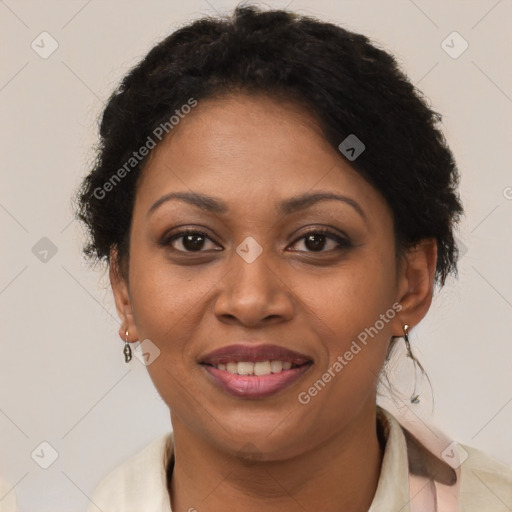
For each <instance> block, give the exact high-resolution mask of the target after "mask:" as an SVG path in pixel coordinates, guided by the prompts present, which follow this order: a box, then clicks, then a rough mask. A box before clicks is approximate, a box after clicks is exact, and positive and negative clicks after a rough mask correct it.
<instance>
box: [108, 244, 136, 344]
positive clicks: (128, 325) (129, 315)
mask: <svg viewBox="0 0 512 512" xmlns="http://www.w3.org/2000/svg"><path fill="white" fill-rule="evenodd" d="M109 278H110V286H111V287H112V292H113V294H114V300H115V304H116V309H117V314H118V315H119V318H120V320H121V325H120V326H119V336H120V338H121V339H122V340H123V341H125V340H126V331H128V341H129V342H133V341H137V340H138V339H139V335H138V333H137V327H136V325H135V319H134V317H133V311H132V305H131V299H130V292H129V288H128V276H125V275H124V273H123V272H122V271H121V265H120V262H119V257H118V252H117V250H115V249H112V250H111V251H110V268H109Z"/></svg>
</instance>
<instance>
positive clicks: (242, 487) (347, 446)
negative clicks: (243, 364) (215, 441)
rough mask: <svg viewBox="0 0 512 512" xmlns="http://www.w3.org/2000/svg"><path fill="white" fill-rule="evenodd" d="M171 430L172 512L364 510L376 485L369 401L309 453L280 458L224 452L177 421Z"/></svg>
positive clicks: (377, 453) (377, 451)
mask: <svg viewBox="0 0 512 512" xmlns="http://www.w3.org/2000/svg"><path fill="white" fill-rule="evenodd" d="M173 431H174V468H173V471H172V478H171V482H170V485H169V487H170V495H171V503H172V510H173V512H185V511H194V510H197V511H200V512H221V511H225V510H226V509H227V508H229V509H230V510H237V509H238V510H244V512H263V511H264V512H274V511H275V512H277V511H279V512H288V511H290V512H292V511H293V512H296V511H297V510H322V511H323V512H338V511H340V510H351V511H354V512H359V511H361V512H362V511H365V512H366V511H367V510H368V508H369V507H370V505H371V502H372V500H373V496H374V495H375V491H376V489H377V483H378V479H379V474H380V467H381V463H382V451H381V447H380V445H379V440H378V436H377V428H376V411H375V406H374V405H373V407H372V408H368V410H366V411H364V412H363V413H362V414H361V415H360V417H358V418H357V419H356V420H355V421H354V422H352V424H350V425H347V426H346V427H345V428H344V429H343V430H342V431H340V432H337V433H336V434H335V435H334V436H332V437H331V438H329V439H327V440H326V441H324V442H323V443H322V444H321V445H317V446H316V447H315V449H314V450H311V451H308V452H306V453H303V454H301V455H299V456H297V457H294V458H293V459H288V460H281V461H253V462H249V463H248V462H247V461H246V460H241V459H239V458H236V457H233V456H231V455H227V454H226V453H224V452H222V451H220V450H218V449H217V448H216V447H213V446H212V445H211V444H209V443H208V442H206V441H205V440H204V439H203V438H201V437H198V436H197V435H195V434H194V433H192V432H190V430H188V429H187V428H186V427H185V425H184V424H183V423H181V422H180V421H179V420H174V421H173ZM227 505H229V506H227Z"/></svg>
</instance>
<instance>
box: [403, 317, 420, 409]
mask: <svg viewBox="0 0 512 512" xmlns="http://www.w3.org/2000/svg"><path fill="white" fill-rule="evenodd" d="M403 338H404V341H405V348H406V349H407V357H409V358H411V359H412V361H413V363H414V391H413V392H412V395H411V398H410V399H409V400H410V402H411V404H415V405H416V404H419V403H420V395H419V394H418V393H417V392H416V386H417V378H416V359H415V357H414V356H413V355H412V350H411V344H410V343H409V326H408V325H407V324H405V325H404V336H403Z"/></svg>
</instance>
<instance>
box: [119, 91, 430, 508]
mask: <svg viewBox="0 0 512 512" xmlns="http://www.w3.org/2000/svg"><path fill="white" fill-rule="evenodd" d="M191 191H193V192H197V193H203V194H208V195H211V196H214V197H216V198H218V199H220V200H222V201H224V202H225V203H226V205H227V207H228V211H227V212H226V213H223V214H214V213H209V212H206V211H204V210H201V209H199V208H197V207H194V206H192V205H189V204H186V203H185V202H182V201H168V202H165V203H163V204H161V205H160V206H159V207H158V208H156V209H155V210H154V211H153V212H152V213H151V214H149V215H148V211H149V209H150V208H151V206H152V205H153V204H154V203H155V201H157V200H158V199H159V198H161V197H162V196H163V195H165V194H167V193H170V192H191ZM319 191H327V192H333V193H337V194H340V195H343V196H346V197H349V198H351V199H352V200H353V201H356V202H357V204H358V205H359V206H360V208H361V210H362V212H363V215H361V214H360V213H358V211H357V210H356V209H355V208H354V207H353V206H351V205H350V204H347V203H345V202H340V201H334V200H327V201H320V202H318V203H315V204H314V205H312V206H310V207H308V208H302V209H301V210H299V211H297V212H295V213H293V214H290V215H282V214H280V213H279V212H278V210H277V205H278V204H279V203H280V202H281V201H283V200H285V199H288V198H290V197H292V196H296V195H300V194H303V193H313V192H319ZM183 227H189V228H197V230H198V231H200V232H203V233H205V234H206V235H207V237H208V238H207V239H206V240H205V241H204V244H203V245H202V246H201V245H200V244H199V245H198V247H199V248H198V249H197V250H196V251H195V252H193V251H191V250H190V246H191V245H190V244H189V245H186V246H184V245H183V242H184V239H183V238H177V239H175V240H174V241H172V242H169V244H168V245H167V246H162V245H159V244H158V242H159V241H160V240H162V239H164V238H165V235H167V238H169V236H168V235H170V234H176V233H178V232H179V231H180V230H181V229H182V228H183ZM318 228H328V229H330V230H331V231H332V232H333V235H334V236H336V235H338V236H340V237H341V238H342V239H343V238H345V239H347V238H348V239H349V240H350V243H349V246H348V247H347V246H346V245H343V246H342V247H341V248H338V244H337V242H336V240H334V239H331V238H328V237H326V238H325V239H322V238H320V241H321V242H322V240H325V242H324V245H323V246H322V244H319V248H318V249H317V250H315V246H314V244H307V243H306V238H304V237H305V235H306V234H310V233H311V232H315V230H317V229H318ZM248 236H251V237H253V238H254V239H255V240H256V241H257V242H258V244H259V245H260V246H261V248H262V249H263V252H262V253H261V254H260V255H259V257H258V258H257V259H256V260H255V261H253V262H252V263H247V262H246V261H245V260H244V259H243V258H241V257H240V256H239V255H238V254H237V252H236V248H237V247H238V246H239V245H240V244H241V242H242V241H243V240H244V239H245V238H246V237H248ZM195 243H196V245H197V241H196V240H195ZM173 249H174V250H173ZM187 249H188V251H189V252H186V251H187ZM215 249H218V250H215ZM180 251H181V252H180ZM198 251H199V252H198ZM116 256H117V255H116V253H115V251H113V252H112V254H111V262H112V265H111V271H110V278H111V284H112V288H113V292H114V296H115V301H116V306H117V310H118V313H119V315H120V318H121V321H122V323H121V327H120V331H119V334H120V336H121V338H122V339H123V340H124V339H125V329H126V328H127V329H128V331H129V341H130V342H134V341H136V340H141V341H142V340H145V339H150V340H151V341H152V342H153V343H154V344H155V345H156V346H157V347H158V348H159V350H160V356H159V357H158V358H156V359H155V360H154V362H153V363H151V364H150V365H149V366H148V371H149V374H150V376H151V379H152V380H153V383H154V385H155V387H156V389H157V390H158V392H159V393H160V395H161V397H162V398H163V400H164V401H165V402H166V404H167V405H168V406H169V409H170V412H171V421H172V427H173V430H174V436H175V467H174V471H173V476H172V481H171V484H170V488H171V504H172V508H173V511H177V512H181V511H186V510H189V508H191V507H195V508H196V509H197V510H199V511H221V510H226V504H227V503H229V508H230V509H233V510H243V511H247V512H250V511H259V512H261V511H263V510H264V511H277V510H279V511H281V512H282V511H288V510H289V511H292V510H293V511H296V510H323V511H335V510H353V511H359V510H361V511H363V510H367V509H368V507H369V506H370V504H371V501H372V499H373V495H374V493H375V490H376V486H377V482H378V477H379V473H380V465H381V460H382V451H381V448H380V446H379V443H378V438H377V433H376V427H375V425H376V424H375V401H376V386H377V380H378V374H379V371H380V369H381V367H382V365H383V363H384V360H385V357H386V353H387V349H388V346H389V343H390V338H391V336H401V335H403V332H404V331H403V325H404V324H409V326H414V325H416V324H417V323H418V322H419V321H420V320H421V319H422V318H423V316H424V315H425V314H426V312H427V310H428V308H429V306H430V303H431V299H432V290H433V277H434V269H435V261H436V245H435V241H432V240H425V241H424V242H422V243H420V244H418V246H416V247H415V248H413V249H411V250H409V251H408V252H407V253H406V254H405V257H404V258H403V259H398V258H397V256H396V252H395V240H394V233H393V221H392V214H391V210H390V208H389V205H388V204H387V203H386V201H385V200H384V198H383V197H382V196H381V194H380V193H379V192H378V191H377V190H376V189H375V188H373V187H372V186H371V185H370V184H369V183H368V182H367V181H365V180H364V179H363V178H362V177H361V176H360V175H359V174H358V173H356V172H355V171H354V170H353V169H352V168H351V167H350V166H349V164H348V162H347V161H346V160H345V159H344V158H343V157H342V156H341V155H340V154H339V153H338V152H337V151H335V150H334V149H333V148H332V147H331V146H329V145H328V143H327V142H326V140H325V138H324V137H323V136H322V132H321V130H320V129H319V127H318V126H317V124H316V123H315V120H314V118H313V117H312V116H311V115H310V114H309V113H308V112H307V111H305V110H303V109H301V108H300V107H298V106H295V105H293V104H287V103H282V102H277V101H276V100H273V99H270V98H267V97H265V96H259V95H258V96H256V95H253V96H249V95H244V94H231V95H226V96H223V97H218V98H215V99H209V100H201V101H200V102H199V104H198V106H197V107H196V108H195V109H194V110H193V111H192V112H191V113H190V114H189V115H188V116H187V117H185V119H183V120H182V121H181V122H180V124H179V125H178V126H177V127H176V128H175V129H174V130H173V131H172V132H171V133H170V135H169V136H168V138H167V139H166V140H164V142H163V143H162V144H161V145H160V146H158V147H157V148H156V149H155V150H154V151H153V153H152V154H151V156H150V159H149V161H148V164H147V166H146V168H145V170H144V174H143V179H142V181H141V182H140V184H139V187H138V191H137V195H136V200H135V206H134V212H133V220H132V227H131V239H130V257H129V272H128V275H127V276H125V277H123V274H122V273H121V272H120V271H119V268H118V267H117V265H116ZM126 277H127V279H126ZM394 303H400V305H401V306H402V309H401V311H400V313H399V314H397V315H396V316H395V317H394V318H393V319H392V320H390V321H389V322H388V323H385V325H384V328H383V329H382V330H380V331H379V333H378V335H376V336H375V337H374V338H373V339H371V341H370V342H369V343H368V344H367V345H366V346H365V347H364V348H363V349H362V350H361V352H359V353H358V354H357V356H355V357H354V358H353V359H352V361H350V362H349V364H347V366H345V367H344V368H343V371H341V372H339V373H338V374H337V375H336V377H335V378H333V379H332V381H331V382H330V383H328V384H327V385H326V386H325V388H324V389H323V390H322V391H321V392H319V393H318V395H317V396H315V397H313V398H312V399H311V401H310V402H309V403H308V404H306V405H303V404H301V403H300V402H299V401H298V399H297V396H298V394H299V393H300V392H301V391H306V390H307V389H308V388H309V387H310V386H311V385H312V384H313V383H314V382H315V381H316V380H317V379H319V378H321V376H322V374H323V373H324V372H325V371H326V370H327V369H328V368H329V367H331V366H332V365H333V363H334V361H336V358H337V357H338V356H340V355H343V354H344V353H345V352H346V351H347V350H348V349H349V347H350V344H351V343H352V341H353V340H354V339H356V338H357V336H358V334H359V333H361V332H362V331H364V329H365V328H367V327H369V326H373V325H374V324H375V322H376V321H377V320H378V319H379V317H380V315H381V314H384V313H385V312H386V311H387V310H389V309H390V308H391V307H392V305H393V304H394ZM241 341H245V342H249V343H255V344H259V343H273V344H277V345H282V346H284V347H287V348H290V349H293V350H296V351H298V352H301V353H304V354H307V355H308V356H309V357H310V358H311V359H312V360H313V361H314V364H313V365H312V367H311V368H310V369H309V370H308V371H307V372H306V373H305V374H304V375H303V376H302V377H301V379H299V380H298V381H297V382H295V383H294V384H293V385H292V386H290V387H288V388H286V389H284V390H282V391H280V392H279V393H277V394H275V395H273V396H271V397H268V398H264V399H251V400H249V399H241V398H237V397H234V396H231V395H229V394H227V393H225V392H224V391H222V390H220V389H219V388H218V387H216V386H215V385H214V383H212V382H211V380H210V379H209V378H208V375H207V374H206V372H205V371H204V368H203V367H202V366H200V365H199V364H198V360H199V359H200V357H201V356H204V355H205V354H207V353H208V352H210V351H212V350H214V349H217V348H220V347H223V346H226V345H231V344H233V343H238V342H241ZM249 441H250V446H249V445H248V443H249ZM254 457H256V458H257V460H256V461H255V460H253V458H254Z"/></svg>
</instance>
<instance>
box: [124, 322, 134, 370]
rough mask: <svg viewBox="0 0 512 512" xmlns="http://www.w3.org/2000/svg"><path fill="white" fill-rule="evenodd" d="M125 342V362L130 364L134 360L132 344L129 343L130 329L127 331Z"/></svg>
mask: <svg viewBox="0 0 512 512" xmlns="http://www.w3.org/2000/svg"><path fill="white" fill-rule="evenodd" d="M125 335H126V338H125V341H124V348H123V354H124V362H125V363H129V362H130V361H131V360H132V349H131V347H130V344H129V343H128V329H126V331H125Z"/></svg>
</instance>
